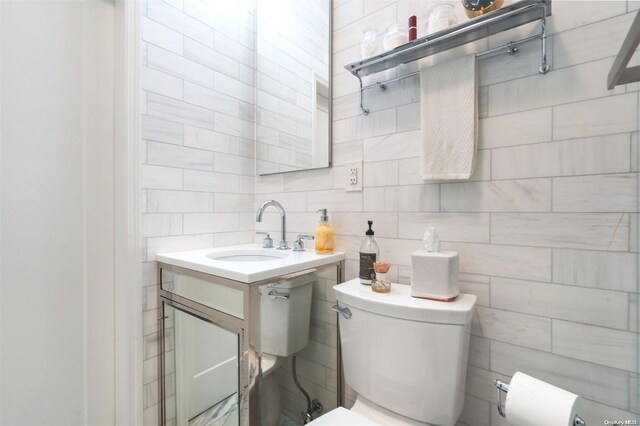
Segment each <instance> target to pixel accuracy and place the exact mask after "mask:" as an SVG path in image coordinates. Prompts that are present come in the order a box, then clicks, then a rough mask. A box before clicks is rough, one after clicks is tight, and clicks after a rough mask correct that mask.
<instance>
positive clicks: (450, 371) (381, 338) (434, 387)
mask: <svg viewBox="0 0 640 426" xmlns="http://www.w3.org/2000/svg"><path fill="white" fill-rule="evenodd" d="M333 290H334V294H335V296H336V299H337V303H338V306H339V308H341V309H342V310H343V313H344V314H338V317H339V324H340V341H341V343H342V360H343V366H344V377H345V380H346V382H347V384H348V385H349V386H351V387H352V388H353V389H354V390H355V391H356V392H357V393H358V397H357V399H356V402H355V404H354V406H353V407H352V408H351V409H350V410H347V409H345V408H344V407H340V408H337V409H335V410H333V411H331V412H329V413H327V414H325V415H324V416H321V417H319V418H318V419H316V420H314V421H313V422H311V423H309V424H312V425H313V426H360V425H361V426H374V425H380V426H395V425H398V426H404V425H447V426H449V425H455V424H456V422H457V420H458V417H459V416H460V412H461V411H462V406H463V404H464V391H465V376H466V372H467V358H468V353H469V335H470V329H471V318H472V315H473V309H474V306H475V303H476V296H473V295H470V294H460V295H459V296H458V297H457V298H455V299H454V300H453V301H451V302H439V301H435V300H428V299H418V298H414V297H411V295H410V290H411V287H410V286H408V285H400V284H397V285H393V286H392V289H391V293H374V292H373V291H371V287H370V286H364V285H362V284H360V281H359V280H358V279H355V280H351V281H348V282H345V283H343V284H339V285H337V286H334V287H333ZM345 308H347V309H348V310H349V312H350V313H351V316H350V317H349V314H348V313H346V312H345V311H344V309H345ZM345 314H346V315H345ZM348 317H349V318H348Z"/></svg>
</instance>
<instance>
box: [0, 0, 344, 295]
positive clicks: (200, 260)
mask: <svg viewBox="0 0 640 426" xmlns="http://www.w3.org/2000/svg"><path fill="white" fill-rule="evenodd" d="M0 1H1V0H0ZM157 260H158V261H160V262H163V263H167V264H169V265H175V266H179V267H182V268H187V269H192V270H194V271H198V272H203V273H205V274H210V275H216V276H219V277H222V278H228V279H231V280H235V281H239V282H243V283H254V282H258V281H261V280H266V279H270V278H274V277H279V276H281V275H285V274H290V273H294V272H298V271H302V270H305V269H310V268H317V267H320V266H323V265H328V264H330V263H334V262H339V261H341V260H344V253H332V254H317V253H316V252H315V251H314V250H313V249H307V251H293V250H277V249H275V248H271V249H265V248H262V246H261V245H260V244H245V245H238V246H229V247H216V248H207V249H200V250H190V251H181V252H175V253H161V254H158V255H157Z"/></svg>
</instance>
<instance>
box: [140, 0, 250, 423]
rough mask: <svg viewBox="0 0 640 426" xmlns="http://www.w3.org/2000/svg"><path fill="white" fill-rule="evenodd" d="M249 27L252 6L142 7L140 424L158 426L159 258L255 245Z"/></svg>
mask: <svg viewBox="0 0 640 426" xmlns="http://www.w3.org/2000/svg"><path fill="white" fill-rule="evenodd" d="M253 20H254V16H253V2H252V1H234V2H233V4H230V3H226V2H220V1H217V0H207V1H204V0H202V1H201V0H177V1H170V2H169V1H166V2H165V1H162V0H148V1H147V2H146V3H145V5H144V6H143V18H142V47H143V52H145V54H144V57H143V65H142V69H141V83H142V89H143V96H142V102H143V105H142V109H143V114H144V115H143V117H142V127H143V129H142V137H143V141H142V158H143V164H142V198H143V214H142V218H141V228H142V237H143V240H142V247H141V249H142V251H143V257H144V259H145V263H144V264H143V270H144V276H143V285H144V287H143V294H144V306H143V310H144V324H145V329H144V336H145V337H144V344H145V347H144V358H145V359H144V386H145V387H144V409H145V410H144V422H145V424H147V425H155V424H157V423H158V418H157V415H158V405H157V404H158V402H159V384H158V361H159V357H158V353H159V352H158V345H157V342H158V334H157V331H158V329H157V319H158V316H159V314H158V310H157V309H158V307H157V301H156V298H157V284H158V277H157V273H156V271H155V268H156V263H155V262H154V260H155V255H156V253H159V252H167V251H177V250H189V249H197V248H204V247H211V246H224V245H230V244H240V243H247V242H251V241H252V240H253V236H252V233H253V214H254V208H253V162H254V159H253V152H254V147H253V145H254V144H253V128H254V124H253V108H254V100H253V66H254V33H253V26H254V22H253Z"/></svg>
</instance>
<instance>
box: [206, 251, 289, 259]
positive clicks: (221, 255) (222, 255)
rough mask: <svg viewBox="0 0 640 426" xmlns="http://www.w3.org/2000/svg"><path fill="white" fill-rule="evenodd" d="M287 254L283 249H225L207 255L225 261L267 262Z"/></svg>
mask: <svg viewBox="0 0 640 426" xmlns="http://www.w3.org/2000/svg"><path fill="white" fill-rule="evenodd" d="M287 256H289V254H288V253H287V252H285V251H276V250H274V249H269V250H267V249H265V250H260V249H258V250H251V249H246V250H227V251H221V252H217V253H210V254H208V255H207V257H208V258H209V259H214V260H223V261H225V262H269V261H273V260H280V259H283V258H285V257H287Z"/></svg>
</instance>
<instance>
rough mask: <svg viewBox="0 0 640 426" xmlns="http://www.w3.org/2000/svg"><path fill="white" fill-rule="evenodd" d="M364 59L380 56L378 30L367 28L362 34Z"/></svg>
mask: <svg viewBox="0 0 640 426" xmlns="http://www.w3.org/2000/svg"><path fill="white" fill-rule="evenodd" d="M362 33H363V35H364V37H363V38H362V59H367V58H370V57H372V56H375V55H377V54H378V30H376V29H375V28H373V27H367V28H365V29H364V31H363V32H362Z"/></svg>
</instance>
